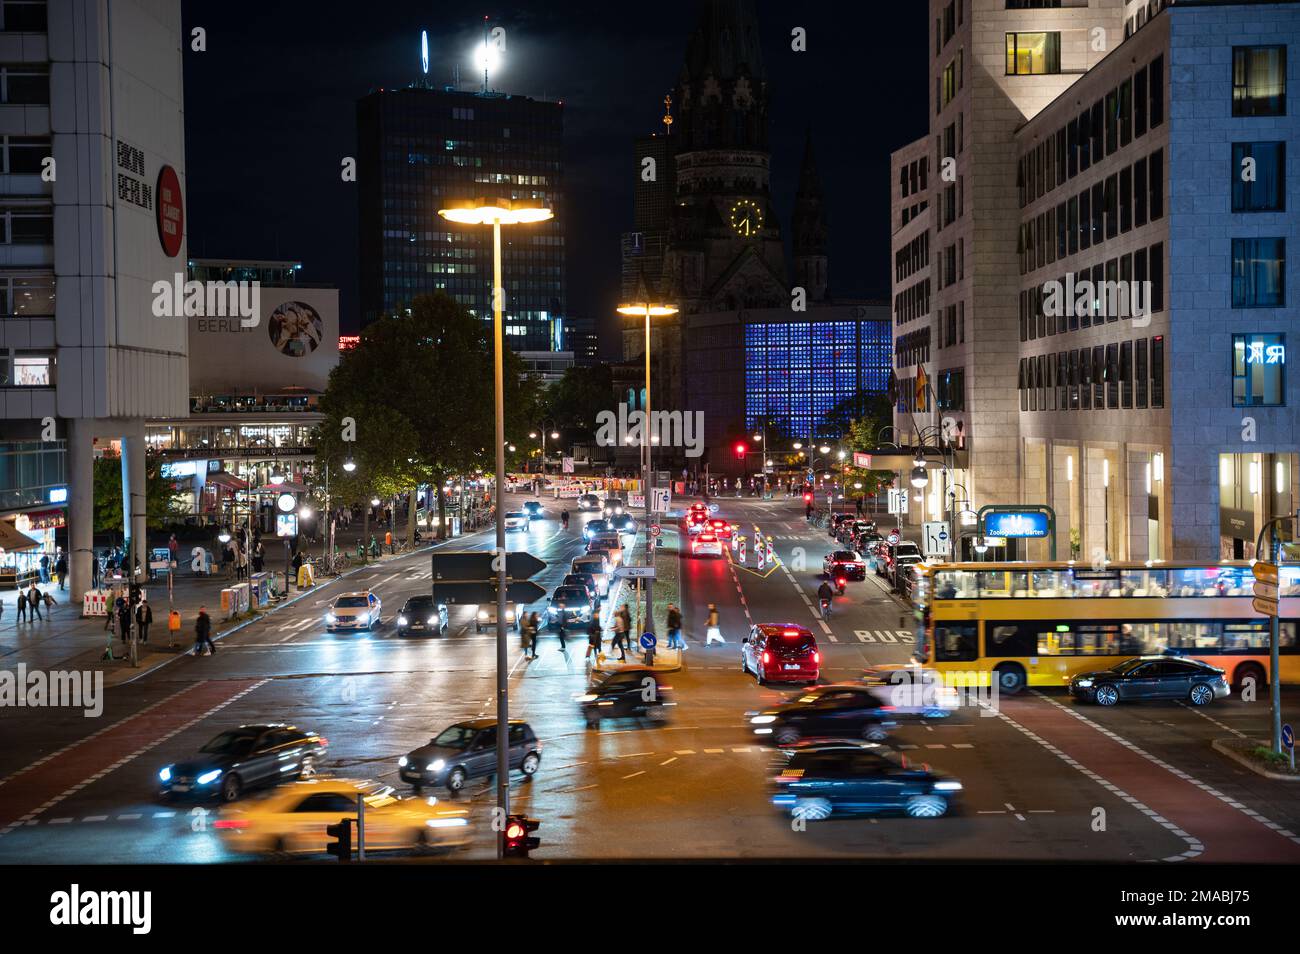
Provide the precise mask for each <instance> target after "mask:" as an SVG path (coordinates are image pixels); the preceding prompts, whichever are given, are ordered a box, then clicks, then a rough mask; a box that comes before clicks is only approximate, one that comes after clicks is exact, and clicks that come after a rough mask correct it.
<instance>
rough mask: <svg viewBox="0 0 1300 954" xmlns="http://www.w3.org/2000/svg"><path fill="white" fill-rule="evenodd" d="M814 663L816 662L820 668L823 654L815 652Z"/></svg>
mask: <svg viewBox="0 0 1300 954" xmlns="http://www.w3.org/2000/svg"><path fill="white" fill-rule="evenodd" d="M813 662H815V663H816V664H817V665H819V666H820V665H821V664H822V654H821V653H819V652H817V651H816V650H813Z"/></svg>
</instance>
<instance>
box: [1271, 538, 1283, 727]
mask: <svg viewBox="0 0 1300 954" xmlns="http://www.w3.org/2000/svg"><path fill="white" fill-rule="evenodd" d="M1269 533H1271V534H1272V535H1273V536H1272V541H1273V563H1274V564H1275V565H1276V566H1277V592H1278V596H1279V597H1280V596H1281V595H1282V542H1281V541H1280V540H1278V538H1277V527H1276V526H1272V527H1270V528H1269ZM1269 620H1270V622H1269V628H1270V629H1271V631H1272V633H1271V638H1270V639H1269V647H1268V663H1269V672H1270V674H1271V675H1270V678H1269V680H1268V694H1269V703H1270V704H1271V705H1272V707H1273V751H1274V752H1279V753H1280V752H1281V751H1282V670H1281V668H1279V667H1280V663H1281V660H1280V659H1279V658H1278V654H1279V652H1280V650H1279V649H1278V646H1279V645H1280V643H1281V641H1282V608H1281V604H1280V603H1279V604H1278V611H1277V612H1276V613H1274V614H1273V615H1272V616H1271V617H1269Z"/></svg>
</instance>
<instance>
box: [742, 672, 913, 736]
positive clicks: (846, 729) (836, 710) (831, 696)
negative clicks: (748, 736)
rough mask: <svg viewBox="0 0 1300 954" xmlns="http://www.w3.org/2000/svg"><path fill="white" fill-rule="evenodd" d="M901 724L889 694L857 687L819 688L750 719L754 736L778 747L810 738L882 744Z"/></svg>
mask: <svg viewBox="0 0 1300 954" xmlns="http://www.w3.org/2000/svg"><path fill="white" fill-rule="evenodd" d="M898 723H899V716H898V714H897V713H896V712H895V711H894V708H893V707H892V706H891V705H890V704H889V696H888V692H887V691H883V690H880V689H877V688H875V687H871V686H864V685H857V684H845V685H829V686H817V687H815V688H813V689H810V690H809V691H808V692H805V693H803V694H802V695H800V696H798V697H797V698H796V699H795V700H794V701H793V702H788V703H786V704H785V705H781V706H776V707H775V708H772V709H764V710H763V711H762V712H754V713H751V714H750V715H749V725H750V728H751V729H752V730H753V732H754V735H756V736H757V737H759V738H760V739H768V740H771V741H773V742H775V743H776V744H777V745H790V744H792V743H794V742H797V741H799V740H800V739H807V738H833V739H868V740H870V741H872V742H881V741H883V740H884V739H886V738H888V736H889V733H890V731H892V730H893V729H895V728H897V726H898Z"/></svg>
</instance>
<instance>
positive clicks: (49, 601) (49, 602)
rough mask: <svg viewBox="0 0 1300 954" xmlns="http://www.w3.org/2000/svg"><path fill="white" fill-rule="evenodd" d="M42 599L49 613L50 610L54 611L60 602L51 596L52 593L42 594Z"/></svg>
mask: <svg viewBox="0 0 1300 954" xmlns="http://www.w3.org/2000/svg"><path fill="white" fill-rule="evenodd" d="M41 599H43V600H45V609H46V611H47V612H48V611H50V610H53V609H54V606H55V604H57V603H58V602H59V601H58V600H56V599H55V598H54V596H53V595H52V594H50V593H42V594H41Z"/></svg>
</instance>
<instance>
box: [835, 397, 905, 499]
mask: <svg viewBox="0 0 1300 954" xmlns="http://www.w3.org/2000/svg"><path fill="white" fill-rule="evenodd" d="M840 409H843V410H854V411H857V412H858V416H856V417H854V418H852V419H850V420H849V421H848V426H847V428H846V430H845V440H844V443H845V444H846V445H847V446H846V448H845V449H846V450H848V451H849V452H850V453H852V452H853V451H862V452H867V451H872V450H875V449H876V447H877V441H878V439H879V435H880V432H881V429H882V428H884V427H886V426H887V423H888V421H889V418H890V416H891V411H892V408H891V406H890V404H889V399H888V398H887V397H885V396H884V395H879V394H867V393H866V392H859V393H858V394H856V395H854V396H853V397H852V398H849V399H848V401H843V402H841V403H840V405H837V407H836V408H835V409H833V410H832V412H831V413H832V414H833V413H835V411H837V410H840ZM827 416H828V417H829V416H830V415H827ZM851 462H852V458H850V466H849V467H847V468H846V470H845V479H846V480H847V481H848V482H849V484H850V485H852V484H853V483H854V482H857V483H861V484H862V490H861V493H862V494H863V496H867V497H872V496H875V495H876V494H878V493H879V492H880V489H881V488H882V487H886V486H889V485H890V484H891V483H892V482H893V478H894V474H893V472H892V471H888V470H868V469H866V468H865V467H855V466H852V463H851Z"/></svg>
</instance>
